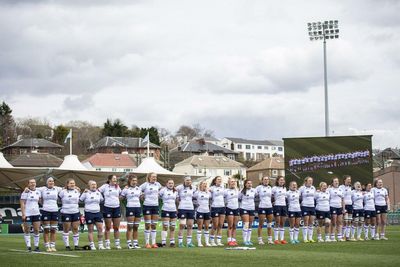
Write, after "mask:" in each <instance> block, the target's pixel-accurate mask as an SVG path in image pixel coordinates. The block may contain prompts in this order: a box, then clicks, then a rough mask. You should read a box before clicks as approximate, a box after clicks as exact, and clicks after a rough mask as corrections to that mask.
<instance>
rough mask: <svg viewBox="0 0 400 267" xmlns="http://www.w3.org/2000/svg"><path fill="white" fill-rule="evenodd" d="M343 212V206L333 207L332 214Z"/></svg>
mask: <svg viewBox="0 0 400 267" xmlns="http://www.w3.org/2000/svg"><path fill="white" fill-rule="evenodd" d="M342 214H343V209H342V208H335V207H331V215H342Z"/></svg>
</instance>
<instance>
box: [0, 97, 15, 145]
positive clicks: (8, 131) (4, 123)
mask: <svg viewBox="0 0 400 267" xmlns="http://www.w3.org/2000/svg"><path fill="white" fill-rule="evenodd" d="M11 113H12V109H11V108H10V107H9V106H8V105H7V104H6V103H5V102H4V101H3V102H2V103H1V105H0V145H1V146H8V145H10V144H12V143H13V142H14V141H15V140H16V139H17V132H16V124H15V121H14V118H13V116H12V114H11Z"/></svg>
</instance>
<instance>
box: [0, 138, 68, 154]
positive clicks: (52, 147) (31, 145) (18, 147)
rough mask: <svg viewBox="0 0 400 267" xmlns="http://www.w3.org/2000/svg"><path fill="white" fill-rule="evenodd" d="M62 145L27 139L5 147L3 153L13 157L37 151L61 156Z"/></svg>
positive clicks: (37, 139)
mask: <svg viewBox="0 0 400 267" xmlns="http://www.w3.org/2000/svg"><path fill="white" fill-rule="evenodd" d="M63 148H64V147H63V146H62V145H59V144H56V143H53V142H50V141H49V140H46V139H42V138H25V139H20V140H18V141H16V142H14V143H12V144H11V145H9V146H6V147H3V148H2V149H1V151H2V152H3V154H4V155H8V156H9V157H13V156H16V155H22V154H25V153H30V152H32V151H37V152H39V153H50V154H61V150H62V149H63Z"/></svg>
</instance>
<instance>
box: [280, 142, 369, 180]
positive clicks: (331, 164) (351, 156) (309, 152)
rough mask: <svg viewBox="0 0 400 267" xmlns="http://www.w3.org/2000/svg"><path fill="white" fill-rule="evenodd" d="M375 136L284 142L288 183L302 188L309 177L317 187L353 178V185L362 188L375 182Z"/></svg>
mask: <svg viewBox="0 0 400 267" xmlns="http://www.w3.org/2000/svg"><path fill="white" fill-rule="evenodd" d="M371 139H372V136H371V135H362V136H334V137H305V138H284V139H283V140H284V147H285V175H286V181H287V182H289V181H297V182H298V183H299V182H300V183H301V184H302V183H303V179H304V178H305V177H307V176H311V177H313V178H314V185H315V186H318V185H319V183H320V182H321V181H325V182H328V184H329V183H330V181H331V180H332V178H333V177H335V176H336V177H338V178H339V179H340V181H341V182H342V177H343V175H346V174H348V175H351V177H352V182H353V183H354V182H356V181H359V182H361V184H365V183H367V182H371V181H372V180H373V173H372V143H371Z"/></svg>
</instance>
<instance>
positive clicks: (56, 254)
mask: <svg viewBox="0 0 400 267" xmlns="http://www.w3.org/2000/svg"><path fill="white" fill-rule="evenodd" d="M10 251H15V252H26V253H32V254H43V255H51V256H61V257H71V258H79V257H80V256H78V255H68V254H59V253H49V252H35V251H32V252H28V251H26V250H20V249H10Z"/></svg>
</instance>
